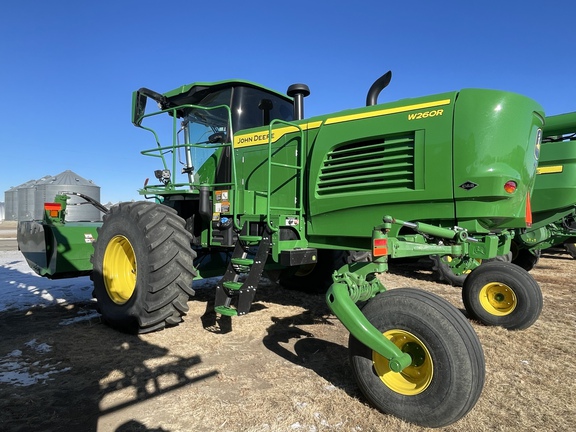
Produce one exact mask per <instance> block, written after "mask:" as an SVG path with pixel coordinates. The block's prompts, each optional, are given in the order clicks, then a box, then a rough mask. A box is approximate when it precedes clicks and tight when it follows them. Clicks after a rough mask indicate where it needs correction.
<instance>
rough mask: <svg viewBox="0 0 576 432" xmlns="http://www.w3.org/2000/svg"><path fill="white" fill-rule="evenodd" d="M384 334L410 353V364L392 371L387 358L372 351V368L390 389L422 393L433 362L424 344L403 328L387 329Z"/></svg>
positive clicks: (403, 393)
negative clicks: (401, 369)
mask: <svg viewBox="0 0 576 432" xmlns="http://www.w3.org/2000/svg"><path fill="white" fill-rule="evenodd" d="M384 336H385V337H387V338H388V339H389V340H390V341H392V342H393V343H394V344H395V345H396V346H397V347H398V348H400V350H402V352H404V353H408V354H410V356H411V357H412V364H411V365H410V366H408V367H407V368H405V369H404V370H403V371H402V372H400V373H398V372H393V371H392V370H390V368H389V366H388V359H386V358H384V357H382V356H381V355H380V354H378V353H377V352H375V351H374V352H373V353H372V362H373V363H374V369H375V370H376V373H377V374H378V376H379V377H380V380H382V382H383V383H384V384H385V385H386V386H387V387H388V388H389V389H390V390H392V391H394V392H396V393H399V394H402V395H406V396H414V395H417V394H420V393H422V392H423V391H424V390H426V389H427V388H428V386H429V385H430V383H431V382H432V377H433V375H434V364H433V362H432V358H431V357H430V352H429V351H428V349H427V348H426V346H425V345H424V344H423V343H422V341H420V339H418V338H417V337H416V336H414V335H413V334H412V333H410V332H407V331H405V330H397V329H395V330H388V331H387V332H385V333H384Z"/></svg>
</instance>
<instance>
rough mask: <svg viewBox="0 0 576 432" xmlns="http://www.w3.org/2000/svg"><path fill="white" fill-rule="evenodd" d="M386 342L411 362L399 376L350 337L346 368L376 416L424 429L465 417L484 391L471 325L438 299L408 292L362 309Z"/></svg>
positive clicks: (392, 294) (481, 360) (385, 296)
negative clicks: (402, 352) (409, 423)
mask: <svg viewBox="0 0 576 432" xmlns="http://www.w3.org/2000/svg"><path fill="white" fill-rule="evenodd" d="M362 312H363V313H364V315H365V316H366V318H367V319H368V320H369V321H370V323H371V324H372V325H374V326H375V327H376V328H377V329H378V330H380V331H381V332H382V334H383V335H384V336H385V337H388V338H389V339H390V340H392V341H393V342H394V343H395V344H396V345H397V346H398V347H399V348H400V349H401V350H402V351H404V352H408V353H409V354H410V355H411V356H412V359H413V362H412V364H411V365H410V366H408V367H407V368H405V369H404V370H403V371H402V372H400V373H396V372H390V371H389V369H388V368H387V363H388V362H387V361H386V360H385V359H384V358H382V357H381V356H380V355H379V354H377V353H376V352H374V351H373V350H371V349H370V348H368V347H367V346H365V345H363V344H362V343H361V342H359V341H358V340H357V339H356V338H355V337H353V336H350V341H349V347H350V362H351V365H352V370H353V373H354V376H355V378H356V381H357V383H358V385H359V387H360V389H361V390H362V392H363V394H364V395H365V396H366V398H367V399H368V400H369V401H370V402H371V403H372V404H373V405H374V406H375V407H376V408H378V409H379V410H381V411H382V412H384V413H387V414H391V415H394V416H396V417H399V418H401V419H403V420H405V421H408V422H411V423H415V424H417V425H420V426H425V427H442V426H447V425H449V424H451V423H454V422H456V421H457V420H459V419H460V418H462V417H463V416H465V415H466V414H467V413H468V412H469V411H470V410H471V409H472V408H473V407H474V405H475V404H476V402H477V401H478V398H479V397H480V394H481V392H482V388H483V386H484V377H485V370H484V367H485V365H484V353H483V351H482V346H481V344H480V341H479V339H478V336H477V335H476V333H475V332H474V329H473V328H472V326H471V325H470V322H469V321H468V320H466V318H465V317H464V316H463V315H462V314H461V313H460V312H459V311H458V310H457V309H456V308H454V307H453V306H452V305H450V304H449V303H448V302H447V301H446V300H444V299H442V298H440V297H439V296H437V295H435V294H432V293H429V292H426V291H422V290H417V289H413V288H400V289H394V290H391V291H386V292H384V293H382V294H379V295H377V296H376V297H375V298H373V299H372V300H370V301H369V302H368V303H367V304H366V305H365V306H364V308H363V309H362Z"/></svg>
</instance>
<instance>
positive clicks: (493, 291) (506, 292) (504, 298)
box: [479, 282, 518, 316]
mask: <svg viewBox="0 0 576 432" xmlns="http://www.w3.org/2000/svg"><path fill="white" fill-rule="evenodd" d="M479 297H480V304H481V305H482V307H483V308H484V310H486V311H487V312H489V313H491V314H492V315H496V316H506V315H509V314H510V313H512V311H514V309H516V305H517V304H518V300H517V298H516V294H514V291H513V290H512V288H510V287H509V286H508V285H506V284H503V283H500V282H491V283H488V284H486V285H484V287H482V289H481V290H480V294H479Z"/></svg>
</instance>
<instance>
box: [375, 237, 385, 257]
mask: <svg viewBox="0 0 576 432" xmlns="http://www.w3.org/2000/svg"><path fill="white" fill-rule="evenodd" d="M372 255H374V256H375V257H378V256H384V255H388V239H385V238H382V239H374V242H373V243H372Z"/></svg>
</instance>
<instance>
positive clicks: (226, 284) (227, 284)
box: [222, 281, 244, 291]
mask: <svg viewBox="0 0 576 432" xmlns="http://www.w3.org/2000/svg"><path fill="white" fill-rule="evenodd" d="M242 285H244V284H243V283H242V282H233V281H225V282H222V286H223V287H224V288H227V289H229V290H232V291H238V290H240V288H242Z"/></svg>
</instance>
